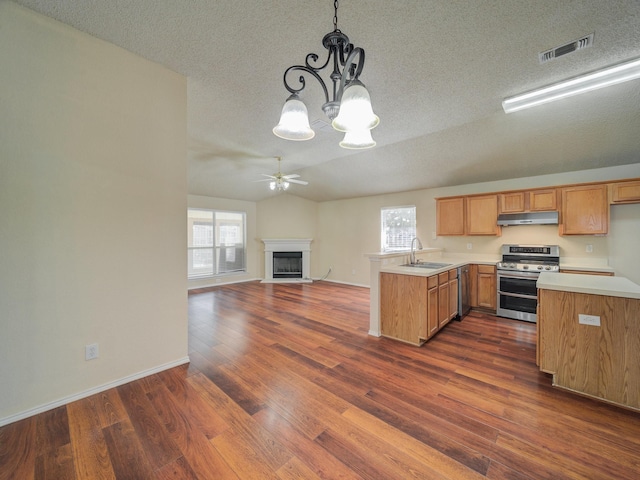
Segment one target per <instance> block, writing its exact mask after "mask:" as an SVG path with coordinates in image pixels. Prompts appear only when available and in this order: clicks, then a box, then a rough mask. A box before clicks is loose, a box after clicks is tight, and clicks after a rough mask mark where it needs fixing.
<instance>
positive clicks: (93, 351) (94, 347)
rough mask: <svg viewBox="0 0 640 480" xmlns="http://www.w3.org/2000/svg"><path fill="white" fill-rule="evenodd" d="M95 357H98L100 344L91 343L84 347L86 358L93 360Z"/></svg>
mask: <svg viewBox="0 0 640 480" xmlns="http://www.w3.org/2000/svg"><path fill="white" fill-rule="evenodd" d="M94 358H98V344H97V343H92V344H91V345H86V346H85V347H84V359H85V360H93V359H94Z"/></svg>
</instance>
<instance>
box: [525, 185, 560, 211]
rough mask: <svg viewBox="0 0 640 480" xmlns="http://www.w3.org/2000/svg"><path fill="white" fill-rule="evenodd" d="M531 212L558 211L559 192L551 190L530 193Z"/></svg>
mask: <svg viewBox="0 0 640 480" xmlns="http://www.w3.org/2000/svg"><path fill="white" fill-rule="evenodd" d="M529 210H530V211H532V212H548V211H554V210H558V191H557V190H556V189H555V188H551V189H548V190H533V191H531V192H529Z"/></svg>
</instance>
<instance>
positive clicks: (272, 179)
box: [253, 177, 276, 183]
mask: <svg viewBox="0 0 640 480" xmlns="http://www.w3.org/2000/svg"><path fill="white" fill-rule="evenodd" d="M275 180H276V179H275V178H273V177H271V178H261V179H260V180H254V181H253V182H254V183H255V182H273V181H275Z"/></svg>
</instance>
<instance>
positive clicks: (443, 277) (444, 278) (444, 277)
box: [438, 272, 449, 285]
mask: <svg viewBox="0 0 640 480" xmlns="http://www.w3.org/2000/svg"><path fill="white" fill-rule="evenodd" d="M448 282H449V272H443V273H440V274H438V283H439V284H440V285H442V284H444V283H448Z"/></svg>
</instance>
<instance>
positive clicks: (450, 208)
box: [436, 197, 464, 235]
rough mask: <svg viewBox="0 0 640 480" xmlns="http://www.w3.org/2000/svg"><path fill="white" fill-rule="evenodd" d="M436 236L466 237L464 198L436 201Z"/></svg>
mask: <svg viewBox="0 0 640 480" xmlns="http://www.w3.org/2000/svg"><path fill="white" fill-rule="evenodd" d="M436 234H437V235H464V197H453V198H443V199H436Z"/></svg>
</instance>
